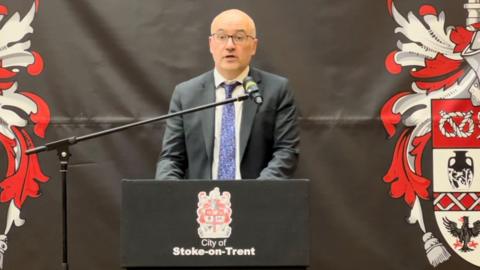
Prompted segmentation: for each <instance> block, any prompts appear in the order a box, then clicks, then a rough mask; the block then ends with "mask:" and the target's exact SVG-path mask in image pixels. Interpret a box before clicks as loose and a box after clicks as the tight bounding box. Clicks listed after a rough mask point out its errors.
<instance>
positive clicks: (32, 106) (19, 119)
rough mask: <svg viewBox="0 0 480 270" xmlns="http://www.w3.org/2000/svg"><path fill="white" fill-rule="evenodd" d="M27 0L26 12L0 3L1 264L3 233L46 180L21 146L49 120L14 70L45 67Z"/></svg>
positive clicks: (18, 221)
mask: <svg viewBox="0 0 480 270" xmlns="http://www.w3.org/2000/svg"><path fill="white" fill-rule="evenodd" d="M29 1H31V7H30V9H29V10H28V11H27V12H26V14H20V13H19V12H15V11H12V10H9V7H8V6H5V5H2V4H0V22H1V26H0V37H1V38H0V144H1V146H3V147H0V149H2V148H3V149H5V154H4V156H6V158H7V168H6V172H5V175H0V188H1V191H0V202H1V203H5V204H8V214H7V217H6V225H5V230H4V231H2V232H1V233H0V268H2V267H3V256H4V253H5V252H6V250H7V235H8V233H9V232H10V230H11V228H12V227H14V226H13V225H15V226H17V227H19V226H22V225H23V224H24V223H25V220H24V219H23V218H22V217H21V215H20V214H21V209H22V207H23V205H24V203H25V201H26V200H27V199H29V198H36V197H38V196H39V189H40V185H39V184H40V183H44V182H47V181H48V179H49V178H48V176H46V175H45V174H44V173H43V171H42V169H41V167H40V163H39V161H38V157H37V155H36V154H34V155H30V156H27V155H26V154H25V150H26V149H28V148H33V147H34V144H33V140H32V135H35V136H37V137H40V138H44V137H45V132H46V129H47V127H48V125H49V123H50V109H49V107H48V104H47V103H46V102H45V101H44V100H43V99H42V98H41V97H40V96H38V95H37V94H35V93H34V92H32V91H25V90H23V88H25V85H22V82H19V81H18V79H19V78H20V76H18V75H19V74H25V75H28V76H38V75H40V74H41V73H42V71H43V68H44V62H43V58H42V56H41V54H40V53H39V52H37V51H35V50H33V49H31V41H30V39H31V34H32V33H33V32H34V29H33V27H32V22H33V20H34V18H35V15H36V14H37V12H38V8H39V0H29ZM30 124H33V132H31V131H30V129H29V128H28V126H29V125H30ZM32 133H33V134H32Z"/></svg>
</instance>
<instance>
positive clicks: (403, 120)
mask: <svg viewBox="0 0 480 270" xmlns="http://www.w3.org/2000/svg"><path fill="white" fill-rule="evenodd" d="M387 6H388V10H389V13H390V15H391V16H392V18H393V19H394V21H395V22H396V24H397V25H398V26H397V27H396V28H395V30H394V32H395V33H398V34H400V35H401V36H402V37H401V39H399V40H397V49H395V50H394V51H392V52H391V53H390V54H389V55H388V56H387V57H386V60H385V65H386V68H387V70H388V71H389V72H390V73H392V74H399V73H401V72H402V70H403V69H404V68H407V69H408V71H409V74H410V76H411V77H412V84H411V86H410V89H408V90H407V91H403V92H399V93H397V94H395V95H393V96H392V97H391V98H390V99H389V100H388V101H387V102H386V103H385V104H384V106H383V108H382V110H381V113H380V116H381V119H382V122H383V125H384V128H385V130H386V131H387V133H388V135H389V138H394V137H395V136H397V143H396V146H395V150H394V153H393V158H392V162H391V165H390V168H389V169H388V171H387V173H386V174H385V176H384V177H383V180H384V181H385V182H386V183H389V184H390V195H391V197H392V198H402V199H403V200H404V201H405V202H406V203H407V204H408V205H409V206H410V207H411V210H410V216H409V218H408V222H409V223H410V224H418V226H419V228H420V229H421V231H422V232H423V240H424V242H425V243H424V247H425V251H426V253H427V257H428V260H429V262H430V264H431V265H432V266H437V265H439V264H440V263H443V262H445V261H447V260H448V259H449V258H450V256H451V255H450V253H449V252H448V249H447V248H446V247H445V245H446V246H450V247H451V248H452V250H454V252H455V253H457V254H458V255H459V256H460V257H462V258H463V259H465V260H467V261H468V262H470V263H472V264H475V265H477V266H480V259H479V258H480V253H477V252H480V248H477V245H478V243H479V242H480V241H479V240H480V238H478V237H477V236H478V234H479V233H480V215H478V213H480V212H479V211H478V210H480V207H479V203H480V200H479V198H480V178H479V177H480V167H477V166H478V164H480V132H479V127H478V124H479V122H478V121H479V119H478V117H479V115H478V113H479V111H480V107H477V106H480V80H479V78H480V34H479V33H480V17H479V16H478V14H480V1H479V0H465V1H464V2H463V3H462V2H459V8H464V9H465V10H466V14H467V18H466V20H465V22H466V23H465V25H460V26H446V25H445V17H446V15H445V13H444V12H443V11H439V10H437V8H436V7H434V6H432V5H426V4H425V5H420V6H419V8H418V10H417V11H416V12H415V11H407V12H400V11H399V10H397V8H396V6H395V4H394V1H393V0H387ZM402 13H404V14H406V15H402ZM431 139H433V144H432V145H433V168H434V170H433V194H431V193H430V192H429V188H430V187H431V186H432V180H431V179H429V178H428V177H427V176H426V175H425V172H424V170H423V166H422V165H423V164H422V162H423V161H422V159H423V154H424V152H425V149H426V147H427V145H428V142H429V141H430V140H431ZM422 201H430V202H428V203H431V201H433V204H434V215H435V218H436V221H437V225H438V228H439V229H440V231H441V233H442V235H443V237H444V240H445V241H440V240H439V238H437V237H435V236H434V235H433V234H432V233H431V232H430V230H431V228H428V227H427V226H426V225H427V224H425V222H424V213H423V210H422ZM477 238H478V239H477Z"/></svg>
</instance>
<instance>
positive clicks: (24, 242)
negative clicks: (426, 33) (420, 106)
mask: <svg viewBox="0 0 480 270" xmlns="http://www.w3.org/2000/svg"><path fill="white" fill-rule="evenodd" d="M397 2H398V3H397V6H398V9H399V10H400V11H402V13H403V14H406V12H408V11H410V10H412V11H416V10H418V7H419V6H420V5H422V4H424V3H430V4H434V5H435V6H437V7H438V8H439V9H440V10H444V11H445V12H446V14H447V16H446V17H447V25H464V24H465V17H466V12H465V10H464V9H463V7H462V6H463V1H446V0H443V1H441V0H436V1H426V0H425V1H413V0H398V1H397ZM1 3H2V4H4V5H6V6H8V7H9V8H10V10H11V13H13V11H15V10H18V11H19V12H20V13H21V14H25V13H26V11H27V10H28V8H29V7H30V6H31V3H32V2H31V0H9V1H7V0H5V1H1ZM227 8H239V9H242V10H244V11H246V12H247V13H249V14H250V15H251V16H252V17H253V18H254V19H255V21H256V24H257V32H258V36H259V39H260V40H259V50H258V52H257V56H256V58H255V60H254V65H255V66H257V67H259V68H261V69H264V70H269V71H271V72H274V73H277V74H281V75H284V76H286V77H289V78H290V80H291V84H292V88H293V89H294V93H295V98H296V101H297V104H298V107H299V109H300V114H301V116H300V127H301V155H300V166H299V168H298V170H297V173H296V176H297V177H298V178H309V179H311V180H312V201H311V212H312V216H311V218H312V239H311V243H312V254H311V258H312V259H311V263H312V266H311V269H314V270H317V269H318V270H319V269H367V268H368V269H432V268H433V267H432V266H430V265H429V263H428V261H427V259H426V256H425V250H424V248H423V241H422V239H421V237H422V233H421V231H420V230H419V228H418V226H417V225H408V224H406V222H405V221H404V219H405V217H406V216H407V215H408V214H409V210H410V208H409V207H408V206H407V205H406V204H405V203H404V202H403V201H402V200H400V199H399V200H393V199H391V198H390V196H389V194H388V192H389V186H388V185H387V184H385V183H383V181H382V177H383V175H384V174H385V173H386V171H387V169H388V167H389V164H390V161H391V156H392V153H393V148H394V140H387V139H386V133H385V131H384V130H383V126H382V123H381V121H380V119H379V112H380V108H381V107H382V105H383V103H385V101H386V100H387V99H388V98H389V97H390V96H392V95H393V94H395V93H397V92H398V91H399V90H405V89H408V88H409V85H410V82H411V79H410V77H409V75H408V73H407V72H403V73H401V74H400V75H396V76H393V75H391V74H389V73H388V72H387V71H386V69H385V66H384V60H385V57H386V56H387V54H388V53H389V52H390V51H392V50H393V49H395V44H396V41H397V39H398V38H399V35H398V34H395V33H394V28H395V27H396V24H395V23H394V21H393V19H392V18H391V17H390V16H389V14H388V10H387V4H386V2H385V1H366V0H362V1H338V0H336V1H333V0H316V1H314V0H311V1H308V0H304V1H291V0H244V1H225V0H221V1H220V0H203V1H198V0H197V1H195V0H176V1H173V0H141V1H131V0H96V1H93V0H43V1H41V2H40V9H39V13H38V14H36V17H35V20H34V22H33V24H32V26H33V27H34V29H35V32H34V34H33V35H32V38H31V39H32V48H34V49H35V50H36V51H38V52H40V53H41V54H42V56H43V58H44V61H45V70H44V72H43V73H42V74H41V75H40V76H38V77H29V76H24V77H21V78H20V79H19V81H21V85H22V86H23V87H24V88H29V89H34V92H35V93H37V94H38V95H40V96H42V97H43V98H44V99H45V101H46V102H47V103H48V104H49V106H50V110H51V115H52V121H51V125H50V127H49V129H48V130H47V134H46V138H45V139H44V140H41V139H38V138H36V139H35V142H36V143H37V144H40V143H45V142H47V141H52V140H55V139H59V138H63V137H66V136H72V135H82V134H86V133H90V132H94V131H99V130H102V129H105V128H110V127H114V126H117V125H121V124H126V123H130V122H133V121H137V120H142V119H146V118H149V117H153V116H156V115H159V114H163V113H165V112H166V111H167V109H168V103H169V98H170V95H171V93H172V91H173V88H174V86H175V85H176V84H177V83H179V82H181V81H184V80H186V79H189V78H191V77H193V76H195V75H198V74H200V73H202V72H204V71H206V70H208V69H211V68H212V66H213V63H212V60H211V56H210V54H209V52H208V39H207V36H208V34H209V27H210V21H211V19H212V18H213V17H214V16H215V15H216V14H217V13H219V12H220V11H222V10H224V9H227ZM163 130H164V125H163V123H157V124H152V125H149V126H145V127H139V128H135V129H132V130H129V131H126V132H123V133H121V134H115V135H111V136H109V137H108V138H102V139H98V140H96V141H89V142H86V143H82V144H80V145H76V146H74V147H72V148H71V150H72V152H73V157H72V159H71V165H70V172H69V177H70V178H69V179H70V181H69V187H68V196H69V202H68V207H69V208H68V209H69V213H70V216H69V230H70V231H69V241H70V242H69V248H70V267H71V269H72V270H75V269H92V270H93V269H119V262H120V258H119V244H120V240H119V222H120V213H119V211H120V201H121V194H120V179H122V178H137V179H138V178H153V175H154V170H155V163H156V159H157V156H158V153H159V151H160V146H161V138H162V135H163ZM429 149H430V148H428V149H427V153H429V152H430V150H429ZM2 155H3V154H2ZM2 160H6V158H5V156H4V155H3V156H2ZM40 163H41V165H42V168H43V170H44V172H45V173H46V174H47V175H48V176H50V178H51V179H50V181H49V182H48V183H45V184H42V185H41V191H42V196H41V197H40V198H37V199H28V200H27V202H26V203H25V205H24V206H23V208H22V216H23V217H25V218H26V220H27V221H26V224H25V225H24V226H22V227H15V228H13V229H12V231H11V232H10V233H9V235H8V237H9V246H8V248H9V249H8V251H7V253H6V255H5V262H4V266H5V269H15V270H17V269H38V270H40V269H49V270H50V269H57V268H56V267H57V266H58V265H59V263H60V260H61V257H60V254H61V245H60V244H61V241H60V240H61V235H60V231H61V227H60V225H61V223H60V218H61V216H60V209H61V208H60V181H59V173H58V168H57V167H58V165H57V159H56V156H55V153H53V152H49V153H43V154H41V155H40ZM424 164H425V169H424V170H425V172H426V174H427V176H431V155H429V154H427V155H426V156H425V160H424ZM0 166H1V167H0V169H1V171H0V172H2V173H3V174H2V175H4V172H5V171H6V162H4V161H2V162H1V163H0ZM430 205H431V204H430V203H429V202H427V203H426V204H424V208H425V209H424V212H425V213H426V218H427V220H426V223H427V227H429V228H430V230H433V232H434V233H435V234H436V236H437V237H441V236H440V234H439V233H438V229H437V228H436V225H435V224H434V222H433V214H432V209H431V208H432V207H431V206H430ZM2 207H3V208H2V213H1V214H2V215H0V218H1V217H4V216H5V213H6V208H7V204H3V205H2ZM0 220H1V219H0ZM451 253H452V254H453V256H452V258H451V259H450V260H449V261H448V262H446V263H444V264H442V265H440V266H439V267H438V269H473V268H474V266H472V265H471V264H469V263H467V262H465V261H463V260H462V259H460V258H459V257H458V256H457V255H455V254H454V253H453V252H452V251H451Z"/></svg>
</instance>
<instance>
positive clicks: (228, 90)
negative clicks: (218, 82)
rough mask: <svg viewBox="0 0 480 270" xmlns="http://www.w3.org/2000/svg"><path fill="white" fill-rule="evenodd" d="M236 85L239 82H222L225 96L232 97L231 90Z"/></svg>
mask: <svg viewBox="0 0 480 270" xmlns="http://www.w3.org/2000/svg"><path fill="white" fill-rule="evenodd" d="M238 85H240V83H239V82H234V83H231V84H227V83H224V84H223V88H225V95H226V98H231V97H232V93H233V90H234V89H235V88H236V87H237V86H238Z"/></svg>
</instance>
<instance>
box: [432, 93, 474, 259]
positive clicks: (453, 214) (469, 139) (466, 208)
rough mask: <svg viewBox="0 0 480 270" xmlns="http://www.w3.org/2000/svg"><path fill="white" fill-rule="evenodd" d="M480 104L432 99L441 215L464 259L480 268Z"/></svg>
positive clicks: (448, 240)
mask: <svg viewBox="0 0 480 270" xmlns="http://www.w3.org/2000/svg"><path fill="white" fill-rule="evenodd" d="M479 124H480V107H476V106H473V105H472V102H471V100H470V99H452V100H444V99H442V100H432V132H433V145H432V148H433V197H434V211H435V219H436V222H437V225H438V227H439V228H440V231H441V233H442V235H443V237H444V239H445V241H446V243H447V245H448V246H450V248H451V249H452V250H454V251H455V252H456V253H457V254H458V255H459V256H460V257H462V258H463V259H465V260H467V261H468V262H470V263H472V264H474V265H476V266H480V245H479V244H480V127H479Z"/></svg>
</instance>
